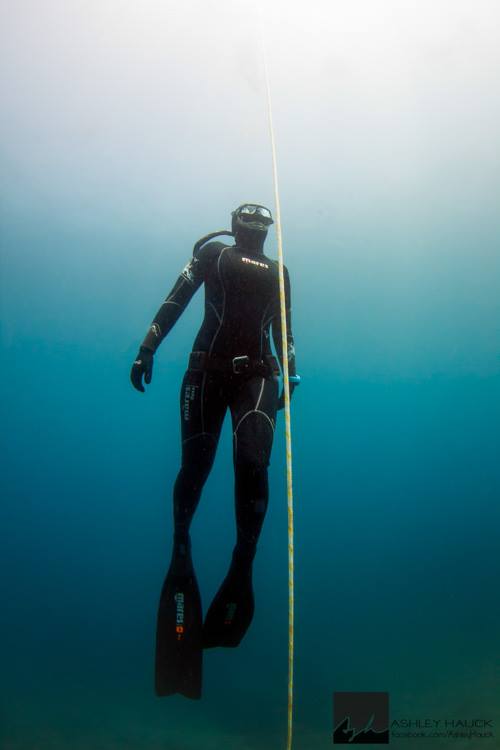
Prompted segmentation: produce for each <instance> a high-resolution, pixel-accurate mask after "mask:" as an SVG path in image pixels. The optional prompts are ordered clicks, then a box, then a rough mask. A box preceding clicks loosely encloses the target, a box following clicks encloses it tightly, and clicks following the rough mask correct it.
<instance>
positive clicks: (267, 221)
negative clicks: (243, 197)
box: [231, 203, 273, 253]
mask: <svg viewBox="0 0 500 750" xmlns="http://www.w3.org/2000/svg"><path fill="white" fill-rule="evenodd" d="M231 217H232V218H231V229H232V232H233V234H234V237H235V240H236V245H237V246H238V247H242V248H245V250H250V251H253V252H257V253H262V252H263V248H264V242H265V241H266V237H267V232H268V229H269V227H270V225H271V224H272V223H273V218H272V216H271V212H270V210H269V209H268V208H266V207H265V206H261V205H260V204H258V203H243V204H242V205H241V206H238V208H237V209H236V210H235V211H233V212H232V214H231Z"/></svg>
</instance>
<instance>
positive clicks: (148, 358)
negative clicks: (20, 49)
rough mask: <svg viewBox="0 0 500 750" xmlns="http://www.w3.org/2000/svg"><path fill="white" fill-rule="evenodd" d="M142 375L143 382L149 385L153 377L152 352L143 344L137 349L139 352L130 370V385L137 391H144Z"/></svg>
mask: <svg viewBox="0 0 500 750" xmlns="http://www.w3.org/2000/svg"><path fill="white" fill-rule="evenodd" d="M143 375H144V382H145V383H146V385H149V384H150V383H151V378H152V377H153V352H152V351H151V349H147V348H146V347H145V346H141V348H140V349H139V354H138V355H137V357H136V358H135V362H134V364H133V365H132V369H131V371H130V380H131V381H132V385H133V386H134V388H136V389H137V390H138V391H141V393H144V386H143V384H142V376H143Z"/></svg>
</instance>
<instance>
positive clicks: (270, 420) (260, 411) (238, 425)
mask: <svg viewBox="0 0 500 750" xmlns="http://www.w3.org/2000/svg"><path fill="white" fill-rule="evenodd" d="M249 414H262V416H263V417H265V418H266V419H267V421H268V422H269V424H270V425H271V429H272V431H273V434H274V425H273V420H272V419H271V417H270V416H269V415H268V414H266V412H265V411H262V409H250V410H249V411H247V412H246V414H244V415H243V416H242V418H241V419H240V421H239V422H238V424H237V425H236V427H235V428H234V433H233V434H234V436H235V437H236V434H237V432H238V430H239V428H240V426H241V423H242V422H243V420H244V419H246V418H247V417H248V415H249Z"/></svg>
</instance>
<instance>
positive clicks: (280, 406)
mask: <svg viewBox="0 0 500 750" xmlns="http://www.w3.org/2000/svg"><path fill="white" fill-rule="evenodd" d="M288 387H289V389H290V401H291V400H292V396H293V392H294V390H295V388H296V387H297V386H296V384H295V383H289V384H288ZM284 408H285V391H284V390H283V391H281V396H280V397H279V399H278V411H280V409H284Z"/></svg>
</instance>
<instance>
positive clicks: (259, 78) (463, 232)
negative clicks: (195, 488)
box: [0, 0, 500, 750]
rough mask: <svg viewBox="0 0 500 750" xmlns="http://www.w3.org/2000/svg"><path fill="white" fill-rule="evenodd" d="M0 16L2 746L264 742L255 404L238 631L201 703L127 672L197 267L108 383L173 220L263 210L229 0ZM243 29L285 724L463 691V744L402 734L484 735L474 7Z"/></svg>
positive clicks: (273, 659)
mask: <svg viewBox="0 0 500 750" xmlns="http://www.w3.org/2000/svg"><path fill="white" fill-rule="evenodd" d="M0 15H1V17H0V27H1V29H2V31H1V32H0V33H1V45H0V47H1V52H0V55H1V65H0V68H1V70H0V83H1V98H2V114H1V119H0V135H1V176H0V185H1V188H0V189H1V226H0V231H1V282H0V283H1V287H0V290H1V346H2V367H1V370H0V374H1V380H2V383H1V393H2V446H1V455H2V464H3V468H2V473H1V495H2V502H1V505H0V527H1V529H2V534H1V536H2V540H1V545H0V581H1V602H2V604H1V618H0V634H1V638H0V651H1V661H0V663H1V666H2V668H1V674H2V681H1V687H0V750H61V749H62V748H72V749H73V750H84V749H85V750H87V748H93V750H117V749H118V748H120V749H121V748H124V749H126V748H130V750H135V749H136V748H137V750H194V749H195V748H196V749H197V750H198V749H199V748H205V749H206V750H218V749H219V748H232V749H234V750H254V749H256V748H259V749H260V748H262V750H271V749H273V750H274V748H280V747H284V746H285V738H286V703H287V636H288V621H287V596H288V595H287V538H286V532H287V519H286V487H285V477H284V436H283V416H281V418H280V423H279V428H281V429H278V430H277V434H276V439H275V444H274V449H273V457H272V464H271V468H270V483H271V501H270V505H269V511H268V515H267V518H266V522H265V526H264V530H263V533H262V536H261V541H260V544H259V550H258V554H257V559H256V563H255V592H256V614H255V618H254V622H253V625H252V627H251V629H250V631H249V633H248V635H247V637H246V638H245V640H244V641H243V643H242V644H241V646H240V647H239V648H238V649H234V650H223V649H215V650H211V651H209V652H207V653H206V654H205V657H204V688H203V698H202V700H201V701H189V700H186V699H185V698H182V697H180V696H174V697H170V698H166V699H157V698H156V697H155V696H154V693H153V653H154V633H155V621H156V607H157V602H158V597H159V593H160V588H161V585H162V581H163V578H164V575H165V572H166V569H167V565H168V562H169V559H170V552H171V546H170V545H171V534H172V522H171V490H172V485H173V481H174V479H175V476H176V473H177V470H178V466H179V458H180V437H179V415H178V393H179V388H180V382H181V378H182V374H183V372H184V369H185V367H186V363H187V356H188V352H189V350H190V347H191V344H192V341H193V339H194V336H195V333H196V331H197V329H198V326H199V323H200V321H201V315H202V303H203V299H202V298H203V294H202V293H201V292H198V294H197V295H196V297H195V298H194V299H193V300H192V302H191V304H190V306H189V308H188V310H187V311H186V312H185V314H184V315H183V317H182V318H181V319H180V320H179V322H178V323H177V325H176V326H175V328H174V329H173V331H172V332H171V334H170V335H169V337H168V338H167V339H166V340H165V341H164V343H163V344H162V346H161V348H160V350H159V351H158V354H157V356H156V358H155V369H154V373H153V382H152V384H151V386H150V387H149V388H148V389H147V392H146V394H139V393H137V392H136V391H134V390H133V389H132V387H131V385H130V382H129V371H130V366H131V364H132V362H133V359H134V358H135V354H136V351H137V348H138V345H139V343H140V342H141V340H142V338H143V336H144V334H145V332H146V330H147V327H148V325H149V323H150V321H151V319H152V317H153V315H154V314H155V312H156V310H157V308H158V307H159V305H160V303H161V302H162V300H163V299H164V296H165V295H166V293H167V292H168V290H169V289H170V288H171V286H172V284H173V282H174V280H175V278H176V277H177V275H178V273H179V271H180V270H181V269H182V268H183V266H184V265H185V263H186V262H187V260H188V259H189V257H190V254H191V249H192V245H193V243H194V242H195V241H196V240H197V239H198V238H199V237H201V236H202V235H204V234H206V233H208V232H210V231H215V230H217V229H224V228H228V226H229V219H230V211H231V210H232V209H234V208H235V207H236V206H237V205H239V204H240V203H242V202H244V201H256V202H259V203H263V204H268V205H271V207H272V204H273V192H272V181H271V155H270V146H269V135H268V130H267V119H266V118H267V113H266V100H265V84H264V77H263V67H262V50H261V46H260V37H259V26H258V14H257V6H256V5H253V4H249V3H243V2H239V1H238V2H229V0H217V2H215V1H214V2H211V1H210V0H205V2H203V3H202V2H201V1H200V2H194V1H193V0H185V1H184V2H183V3H182V4H180V3H175V4H174V3H172V2H159V0H158V1H156V0H144V1H143V2H141V3H133V2H129V1H126V0H122V1H121V2H118V0H99V2H98V0H89V1H88V2H83V1H81V0H69V2H65V3H63V2H58V1H56V0H44V2H34V0H19V2H16V3H15V4H14V3H3V4H2V6H1V10H0ZM263 26H264V33H265V38H266V46H267V50H268V59H269V69H270V76H271V86H272V94H273V106H274V117H275V127H276V138H277V150H278V167H279V178H280V190H281V201H282V220H283V236H284V252H285V262H286V264H287V266H288V268H289V271H290V276H291V281H292V302H293V329H294V334H295V340H296V349H297V366H298V371H299V372H300V373H301V375H302V378H303V380H302V384H301V386H300V388H299V389H298V391H296V394H295V395H294V399H293V404H292V405H293V409H292V419H293V423H292V429H293V457H294V494H295V534H296V536H295V545H296V560H295V570H296V592H295V595H296V629H295V636H296V653H295V709H294V720H295V735H294V747H295V748H297V750H320V749H321V748H326V747H329V746H330V745H331V744H332V731H333V716H332V693H333V691H389V694H390V710H391V719H392V718H403V717H408V718H412V719H417V718H420V719H423V718H425V717H433V718H439V719H443V720H444V719H463V720H465V719H474V718H483V719H487V720H490V719H491V720H492V721H493V723H494V732H495V737H494V738H492V739H491V738H490V739H487V738H483V739H481V741H479V740H476V741H475V742H474V741H473V740H472V741H471V740H469V739H449V738H442V739H437V738H436V739H427V740H426V743H425V745H426V747H436V748H443V747H450V748H456V750H463V749H464V748H472V747H474V750H475V748H476V747H485V748H492V747H500V705H499V687H498V686H499V677H500V674H499V663H500V662H499V646H500V643H499V633H500V601H499V597H498V581H499V572H500V571H499V568H500V564H499V551H498V550H499V542H498V539H499V529H500V510H499V503H498V500H499V497H500V461H499V417H500V406H499V404H500V400H499V396H500V360H499V312H500V309H499V308H500V302H499V300H500V276H499V270H500V262H499V247H500V218H499V211H498V206H499V198H500V170H499V167H500V156H499V148H498V133H499V132H500V89H499V87H498V70H499V63H500V49H499V47H498V38H499V31H500V9H499V7H498V4H497V3H496V2H488V0H476V2H475V3H474V4H472V3H470V2H464V1H463V0H455V1H454V2H451V1H450V0H442V1H439V0H434V2H432V3H431V2H430V0H422V2H420V3H418V4H416V3H413V2H409V1H407V0H403V1H402V2H396V1H395V0H386V1H384V2H381V1H380V0H371V2H368V0H351V2H350V3H349V4H347V3H343V4H339V3H332V2H331V1H329V2H326V0H325V1H321V2H320V1H319V0H312V2H310V3H307V4H302V3H296V2H288V3H286V4H285V3H281V2H275V3H269V4H268V5H266V6H265V8H264V11H263ZM266 252H267V254H268V255H270V256H271V257H276V242H275V239H274V236H273V237H271V235H270V236H269V239H268V241H267V245H266ZM230 437H231V436H230V431H229V425H228V423H226V424H225V428H224V437H223V440H222V442H221V444H220V446H219V451H218V455H217V459H216V464H215V467H214V469H213V472H212V474H211V476H210V478H209V481H208V483H207V486H206V488H205V491H204V494H203V497H202V502H201V504H200V507H199V509H198V511H197V514H196V517H195V520H194V523H193V529H192V536H193V556H194V563H195V567H196V571H197V575H198V581H199V584H200V588H201V592H202V600H203V605H204V608H206V607H207V606H208V604H209V603H210V601H211V598H212V596H213V594H214V593H215V591H216V590H217V588H218V586H219V584H220V582H221V580H222V578H223V577H224V575H225V571H226V569H227V566H228V564H229V560H230V554H231V549H232V546H233V543H234V518H233V499H232V487H233V485H232V481H233V480H232V463H231V447H230ZM391 745H392V746H393V748H396V750H400V748H406V747H420V746H421V744H420V742H419V740H417V739H394V738H392V739H391Z"/></svg>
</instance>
